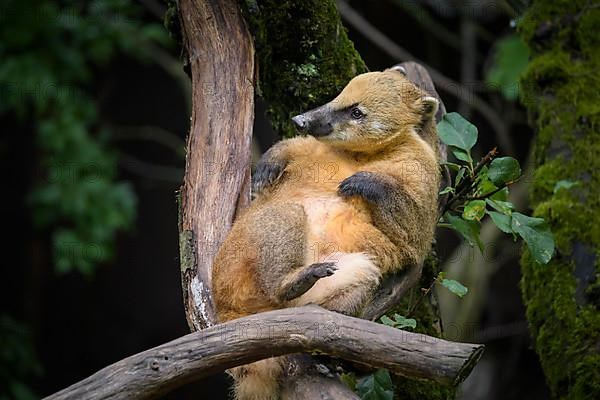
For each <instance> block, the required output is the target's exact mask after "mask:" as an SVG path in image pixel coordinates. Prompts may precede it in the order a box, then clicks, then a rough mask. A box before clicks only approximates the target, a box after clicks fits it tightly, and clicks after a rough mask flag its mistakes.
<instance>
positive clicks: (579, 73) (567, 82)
mask: <svg viewBox="0 0 600 400" xmlns="http://www.w3.org/2000/svg"><path fill="white" fill-rule="evenodd" d="M519 28H520V33H521V36H522V38H523V39H524V41H525V42H526V43H527V45H528V46H529V48H530V51H531V56H532V57H531V62H530V65H529V67H528V69H527V71H526V73H525V75H524V77H523V79H522V97H523V100H524V103H525V104H526V106H527V108H528V110H529V114H530V119H531V123H532V125H533V127H534V128H535V129H536V130H537V136H536V138H535V153H534V163H535V168H536V170H535V173H534V178H533V181H532V185H531V189H530V192H531V204H532V206H533V207H534V214H535V215H536V216H540V217H544V218H545V220H546V221H548V223H549V224H550V228H551V230H552V232H553V233H554V237H555V241H556V249H557V251H556V254H555V256H554V258H553V260H552V261H551V262H550V263H549V264H548V265H538V264H536V263H535V262H534V261H533V260H532V258H531V256H530V254H529V252H528V251H525V252H524V255H523V258H522V262H521V265H522V273H523V278H522V283H521V285H522V293H523V298H524V301H525V304H526V307H527V318H528V320H529V323H530V326H531V331H532V335H533V338H534V343H535V349H536V351H537V353H538V354H539V357H540V360H541V363H542V367H543V369H544V373H545V375H546V378H547V382H548V384H549V386H550V388H551V390H552V392H553V395H554V396H555V397H557V398H565V399H596V398H600V369H599V368H598V366H599V365H600V281H599V279H598V277H599V276H600V267H599V264H598V259H599V256H600V161H599V159H598V154H600V83H599V81H598V78H597V77H598V70H599V68H600V52H598V47H599V46H600V36H599V35H598V31H600V8H599V7H598V4H597V3H594V2H590V1H585V0H568V1H567V0H560V1H556V0H536V1H534V2H532V4H531V7H530V8H529V9H528V11H527V12H526V14H525V15H524V17H523V19H522V20H521V22H520V24H519ZM561 180H568V181H571V182H578V183H577V184H576V185H575V186H573V187H571V188H570V189H560V190H555V185H556V183H557V182H559V181H561Z"/></svg>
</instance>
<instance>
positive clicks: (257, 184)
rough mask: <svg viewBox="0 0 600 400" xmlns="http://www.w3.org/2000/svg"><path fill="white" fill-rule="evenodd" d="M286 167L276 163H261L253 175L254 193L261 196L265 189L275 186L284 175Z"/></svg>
mask: <svg viewBox="0 0 600 400" xmlns="http://www.w3.org/2000/svg"><path fill="white" fill-rule="evenodd" d="M284 168H285V165H284V164H283V163H274V162H266V161H262V160H261V161H260V162H259V163H258V165H257V166H256V170H255V171H254V174H252V193H253V194H255V195H256V194H259V193H260V192H262V191H263V190H264V189H265V188H267V187H269V186H271V185H273V183H275V181H277V179H279V177H280V176H281V174H282V173H283V170H284Z"/></svg>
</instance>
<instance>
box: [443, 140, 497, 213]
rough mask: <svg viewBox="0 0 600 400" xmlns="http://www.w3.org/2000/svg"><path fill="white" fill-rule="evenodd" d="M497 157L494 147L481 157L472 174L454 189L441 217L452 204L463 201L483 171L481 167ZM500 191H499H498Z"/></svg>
mask: <svg viewBox="0 0 600 400" xmlns="http://www.w3.org/2000/svg"><path fill="white" fill-rule="evenodd" d="M497 155H498V148H497V147H494V148H493V149H492V150H490V151H489V152H488V153H487V154H486V155H485V157H483V158H482V159H481V160H480V161H479V162H478V163H477V165H476V166H475V168H473V172H472V174H471V175H470V176H468V177H466V178H465V179H464V180H463V181H462V182H461V183H460V184H459V185H458V187H457V188H456V190H455V193H456V194H455V195H453V196H451V197H450V199H448V202H446V205H445V206H444V209H443V210H442V215H444V213H445V212H446V211H449V210H451V209H452V207H453V206H454V204H455V203H456V202H457V201H458V200H460V199H463V197H464V196H465V195H466V194H467V193H468V192H469V191H470V190H472V189H473V188H474V185H476V184H477V174H479V172H480V171H481V170H482V169H483V167H485V166H486V165H488V164H489V163H491V162H492V160H493V159H494V158H495V157H496V156H497ZM500 190H501V189H500Z"/></svg>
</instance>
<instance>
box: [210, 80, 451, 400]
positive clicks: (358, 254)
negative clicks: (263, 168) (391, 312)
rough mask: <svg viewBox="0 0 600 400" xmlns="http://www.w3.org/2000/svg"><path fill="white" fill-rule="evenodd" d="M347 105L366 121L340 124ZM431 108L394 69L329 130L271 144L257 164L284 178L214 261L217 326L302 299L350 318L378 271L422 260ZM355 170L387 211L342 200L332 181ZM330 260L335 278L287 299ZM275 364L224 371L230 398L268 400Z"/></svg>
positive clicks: (434, 180)
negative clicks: (374, 182) (278, 170)
mask: <svg viewBox="0 0 600 400" xmlns="http://www.w3.org/2000/svg"><path fill="white" fill-rule="evenodd" d="M432 104H433V105H434V107H433V108H432V107H431V106H432ZM354 105H357V106H356V107H360V109H361V111H362V112H364V113H365V114H366V116H365V117H364V118H363V119H361V120H360V121H357V120H353V119H352V118H346V119H345V118H344V117H343V116H344V115H345V114H343V110H346V109H347V108H349V107H350V108H351V107H355V106H354ZM436 105H437V104H436V103H435V102H434V103H432V100H431V98H429V97H427V96H426V94H425V93H423V92H422V91H421V90H420V89H418V88H417V87H416V86H414V85H413V84H412V83H410V82H409V81H408V80H406V79H405V78H404V77H403V76H402V75H400V74H399V73H398V72H395V71H385V72H373V73H367V74H363V75H359V76H357V77H356V78H354V79H353V80H352V81H351V82H350V83H349V84H348V85H347V86H346V88H345V89H344V90H343V91H342V92H341V93H340V95H339V96H338V97H336V98H335V99H334V100H332V101H331V102H330V103H328V104H327V105H326V106H327V107H329V109H330V110H333V111H332V112H337V113H338V114H336V115H342V117H338V118H337V119H336V122H335V125H334V126H333V130H332V132H331V133H330V134H328V135H327V136H325V137H323V138H320V139H318V140H317V139H316V138H314V137H312V136H307V137H296V138H293V139H288V140H285V141H282V142H280V143H278V144H277V145H275V146H274V148H273V149H272V150H270V151H269V157H271V158H272V159H271V158H270V159H268V160H266V161H265V162H279V161H281V162H282V163H283V164H284V169H283V172H282V175H281V176H280V177H279V178H278V179H277V180H276V181H275V182H273V183H272V184H271V185H267V186H266V187H265V188H264V190H263V191H262V192H261V193H259V194H258V196H257V198H256V199H255V200H254V202H253V203H252V204H251V205H250V207H249V208H248V209H247V210H246V211H245V212H244V213H243V214H242V215H241V216H240V217H239V218H238V220H237V221H236V222H235V224H234V226H233V228H232V230H231V232H230V234H229V235H228V237H227V239H226V240H225V242H224V243H223V245H222V247H221V249H220V251H219V253H218V254H217V256H216V258H215V263H214V266H213V282H212V284H213V290H214V296H213V297H214V300H215V306H216V309H217V313H218V317H219V320H220V321H227V320H230V319H234V318H238V317H241V316H244V315H248V314H252V313H257V312H261V311H265V310H269V309H276V308H282V307H290V306H296V305H303V304H307V303H317V304H320V305H322V306H324V307H326V308H329V309H333V310H336V311H340V312H345V313H348V314H352V315H357V314H359V313H360V311H361V309H362V308H363V307H364V306H365V304H366V303H367V302H368V301H369V299H370V296H371V295H372V293H373V291H374V289H375V288H376V286H377V285H378V283H379V281H380V279H381V277H382V276H383V275H385V274H387V273H390V272H392V271H395V270H399V269H401V268H403V267H405V266H406V265H409V264H414V263H420V262H422V261H423V259H424V257H425V255H426V254H427V252H428V251H429V247H430V245H431V241H432V238H433V233H434V229H435V224H436V220H437V193H438V190H439V179H440V177H439V166H438V160H437V146H438V142H437V134H436V133H435V123H434V122H433V114H435V110H436V108H435V106H436ZM339 110H342V111H339ZM273 160H275V161H273ZM359 172H369V173H372V174H376V176H377V179H379V180H381V183H382V184H386V185H388V186H389V187H390V188H391V190H392V192H390V193H389V194H388V195H389V196H390V201H389V203H390V204H386V203H385V202H384V203H381V204H379V205H378V204H374V203H373V202H372V201H369V200H368V199H365V198H363V197H361V196H351V197H343V196H340V194H339V192H338V187H339V185H340V183H341V182H342V181H344V179H346V178H349V177H351V176H353V175H354V174H356V173H359ZM388 186H386V187H388ZM386 207H387V208H386ZM388 209H389V210H388ZM331 261H333V262H335V263H336V265H337V268H338V269H337V271H335V273H334V274H333V275H331V276H327V277H323V278H321V279H320V280H317V281H316V283H314V284H312V287H310V288H309V289H308V290H306V291H305V292H303V293H301V294H300V295H299V296H297V297H294V298H291V299H289V298H288V296H286V294H287V293H286V292H287V291H289V290H292V289H293V288H294V287H295V286H294V282H296V281H298V280H299V279H303V278H302V277H303V276H304V275H303V274H306V271H307V269H308V268H310V267H311V265H313V264H315V263H323V262H331ZM291 288H292V289H291ZM281 363H282V359H281V358H277V359H270V360H264V361H261V362H258V363H253V364H249V365H247V366H243V367H238V368H235V369H232V370H231V373H232V375H234V377H235V379H236V382H237V384H236V387H237V389H236V397H237V398H238V399H239V400H259V399H265V400H269V399H274V398H277V392H278V389H277V387H278V380H277V377H278V376H279V374H280V373H281V365H282V364H281Z"/></svg>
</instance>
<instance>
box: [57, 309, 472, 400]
mask: <svg viewBox="0 0 600 400" xmlns="http://www.w3.org/2000/svg"><path fill="white" fill-rule="evenodd" d="M311 351H321V352H323V353H326V354H329V355H331V356H335V357H340V358H343V359H346V360H350V361H354V362H357V363H360V364H365V365H370V366H374V367H379V368H387V369H389V370H390V371H392V372H394V373H396V374H399V375H403V376H408V377H412V378H419V379H430V380H433V381H436V382H439V383H442V384H447V385H456V384H457V383H459V382H461V381H462V380H463V379H464V378H465V377H466V376H467V375H468V374H469V372H470V371H471V369H472V368H473V366H474V365H475V364H476V362H477V360H478V359H479V357H480V356H481V354H482V352H483V346H482V345H476V344H468V343H454V342H448V341H446V340H443V339H437V338H433V337H430V336H425V335H421V334H418V333H412V332H407V331H402V330H399V329H395V328H390V327H387V326H385V325H380V324H375V323H372V322H369V321H366V320H362V319H358V318H353V317H348V316H345V315H341V314H338V313H335V312H332V311H327V310H324V309H322V308H320V307H317V306H304V307H300V308H287V309H283V310H277V311H270V312H265V313H260V314H254V315H251V316H249V317H244V318H240V319H238V320H234V321H229V322H227V323H224V324H220V325H216V326H213V327H210V328H207V329H204V330H202V331H198V332H195V333H191V334H189V335H186V336H183V337H181V338H179V339H175V340H173V341H171V342H169V343H166V344H163V345H161V346H158V347H155V348H153V349H149V350H146V351H144V352H142V353H138V354H136V355H133V356H131V357H128V358H126V359H124V360H121V361H119V362H117V363H115V364H113V365H110V366H108V367H106V368H104V369H102V370H100V371H98V372H97V373H95V374H94V375H92V376H90V377H89V378H87V379H84V380H83V381H81V382H78V383H76V384H74V385H72V386H70V387H68V388H66V389H64V390H62V391H60V392H58V393H56V394H54V395H52V396H49V397H47V398H46V399H47V400H67V399H81V398H94V399H131V398H135V399H149V398H156V397H157V396H159V395H161V394H164V393H166V392H168V391H170V390H173V389H175V388H177V387H179V386H182V385H184V384H186V383H189V382H192V381H194V380H197V379H200V378H202V377H204V376H207V375H211V374H214V373H216V372H219V371H223V370H224V369H226V368H231V367H235V366H238V365H242V364H247V363H249V362H253V361H258V360H261V359H264V358H268V357H272V356H280V355H284V354H290V353H298V352H311ZM316 390H318V388H316Z"/></svg>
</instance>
